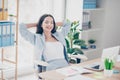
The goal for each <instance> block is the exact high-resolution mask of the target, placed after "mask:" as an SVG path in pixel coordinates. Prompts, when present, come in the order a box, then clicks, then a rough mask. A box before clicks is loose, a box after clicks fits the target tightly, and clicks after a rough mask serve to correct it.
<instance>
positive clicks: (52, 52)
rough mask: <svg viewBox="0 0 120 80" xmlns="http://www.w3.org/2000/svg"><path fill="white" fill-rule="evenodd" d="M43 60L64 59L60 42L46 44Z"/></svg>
mask: <svg viewBox="0 0 120 80" xmlns="http://www.w3.org/2000/svg"><path fill="white" fill-rule="evenodd" d="M44 55H45V60H46V61H50V60H54V59H64V51H63V45H62V44H61V43H60V42H58V41H57V42H46V48H45V50H44Z"/></svg>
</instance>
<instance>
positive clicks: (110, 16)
mask: <svg viewBox="0 0 120 80" xmlns="http://www.w3.org/2000/svg"><path fill="white" fill-rule="evenodd" d="M119 3H120V0H106V4H105V13H106V14H105V27H104V37H103V45H104V47H110V46H116V45H120V10H119V8H120V4H119Z"/></svg>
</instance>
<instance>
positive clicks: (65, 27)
mask: <svg viewBox="0 0 120 80" xmlns="http://www.w3.org/2000/svg"><path fill="white" fill-rule="evenodd" d="M70 27H71V22H70V21H68V20H65V21H64V22H63V25H62V30H61V33H62V34H63V35H64V37H66V36H67V34H68V32H69V31H70Z"/></svg>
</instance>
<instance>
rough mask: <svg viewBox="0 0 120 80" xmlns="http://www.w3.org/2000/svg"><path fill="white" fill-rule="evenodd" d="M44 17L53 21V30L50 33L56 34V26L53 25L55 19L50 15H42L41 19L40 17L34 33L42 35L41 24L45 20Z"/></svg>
mask: <svg viewBox="0 0 120 80" xmlns="http://www.w3.org/2000/svg"><path fill="white" fill-rule="evenodd" d="M46 17H51V18H52V19H53V26H54V27H53V29H52V31H51V32H52V33H55V32H56V28H55V27H56V24H55V19H54V17H53V16H52V15H50V14H44V15H42V16H41V17H40V19H39V22H38V24H37V31H36V33H37V34H42V33H43V28H42V23H43V21H44V19H45V18H46Z"/></svg>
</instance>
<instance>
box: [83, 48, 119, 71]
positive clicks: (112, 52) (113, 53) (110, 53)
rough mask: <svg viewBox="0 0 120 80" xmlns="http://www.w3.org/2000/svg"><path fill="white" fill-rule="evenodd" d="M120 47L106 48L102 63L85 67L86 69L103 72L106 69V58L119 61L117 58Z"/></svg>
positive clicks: (103, 52)
mask: <svg viewBox="0 0 120 80" xmlns="http://www.w3.org/2000/svg"><path fill="white" fill-rule="evenodd" d="M119 50H120V46H115V47H110V48H105V49H103V51H102V56H101V62H94V63H92V64H89V65H85V66H84V68H86V69H90V70H94V71H102V70H103V69H104V59H105V58H106V57H110V58H112V59H113V60H114V62H116V61H117V56H118V55H119Z"/></svg>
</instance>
